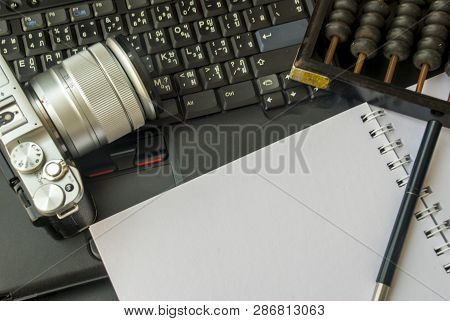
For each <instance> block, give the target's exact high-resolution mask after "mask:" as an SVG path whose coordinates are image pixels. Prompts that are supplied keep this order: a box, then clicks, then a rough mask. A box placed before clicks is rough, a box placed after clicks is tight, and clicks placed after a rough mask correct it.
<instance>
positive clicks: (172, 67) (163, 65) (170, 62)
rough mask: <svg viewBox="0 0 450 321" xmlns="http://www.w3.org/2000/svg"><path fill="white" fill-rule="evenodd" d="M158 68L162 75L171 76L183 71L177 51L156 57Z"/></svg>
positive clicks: (162, 53) (173, 50) (166, 52)
mask: <svg viewBox="0 0 450 321" xmlns="http://www.w3.org/2000/svg"><path fill="white" fill-rule="evenodd" d="M155 59H156V66H158V70H159V72H160V73H161V74H163V75H164V74H171V73H175V72H178V71H181V70H183V65H182V64H181V61H180V58H179V57H178V53H177V51H176V50H175V49H172V50H168V51H165V52H161V53H158V54H156V55H155Z"/></svg>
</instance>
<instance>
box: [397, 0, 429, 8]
mask: <svg viewBox="0 0 450 321" xmlns="http://www.w3.org/2000/svg"><path fill="white" fill-rule="evenodd" d="M403 3H414V4H415V5H418V6H419V7H425V5H428V3H427V1H425V0H400V4H403Z"/></svg>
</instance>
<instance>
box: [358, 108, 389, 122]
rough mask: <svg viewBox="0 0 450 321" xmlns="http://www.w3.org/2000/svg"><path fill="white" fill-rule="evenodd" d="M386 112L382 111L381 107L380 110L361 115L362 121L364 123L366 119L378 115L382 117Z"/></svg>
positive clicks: (369, 119) (375, 117) (368, 119)
mask: <svg viewBox="0 0 450 321" xmlns="http://www.w3.org/2000/svg"><path fill="white" fill-rule="evenodd" d="M385 114H386V113H385V112H384V110H383V109H380V110H375V111H373V112H371V113H368V114H365V115H363V116H361V119H362V121H363V123H366V122H368V121H371V120H374V119H377V118H378V117H383V116H384V115H385Z"/></svg>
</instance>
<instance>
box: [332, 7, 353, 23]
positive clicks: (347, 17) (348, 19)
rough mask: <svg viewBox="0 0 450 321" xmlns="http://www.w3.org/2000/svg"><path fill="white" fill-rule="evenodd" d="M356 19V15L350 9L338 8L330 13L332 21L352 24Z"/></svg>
mask: <svg viewBox="0 0 450 321" xmlns="http://www.w3.org/2000/svg"><path fill="white" fill-rule="evenodd" d="M355 19H356V17H355V15H354V14H353V13H351V12H350V11H348V10H343V9H336V10H333V11H332V12H331V14H330V21H342V22H344V23H346V24H348V25H352V24H353V23H354V22H355Z"/></svg>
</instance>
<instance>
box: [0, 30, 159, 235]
mask: <svg viewBox="0 0 450 321" xmlns="http://www.w3.org/2000/svg"><path fill="white" fill-rule="evenodd" d="M153 90H154V88H153V87H152V81H151V79H149V76H148V74H147V73H146V70H145V67H144V65H143V64H142V62H141V61H140V60H139V58H138V56H137V53H136V52H135V51H134V50H133V48H132V47H131V46H130V45H129V44H128V42H127V41H126V39H125V38H124V37H117V38H109V39H107V41H106V43H104V44H103V43H98V44H95V45H93V46H91V47H89V48H88V49H87V50H85V51H82V52H80V53H78V54H77V55H74V56H72V57H70V58H68V59H66V60H64V61H63V62H62V63H61V64H59V65H57V66H55V67H53V68H51V69H49V70H47V71H46V72H44V73H41V74H39V75H37V76H36V77H34V78H33V79H31V80H30V81H29V83H28V85H27V86H25V88H22V87H21V86H20V84H19V83H18V81H17V80H16V78H15V76H14V74H13V72H12V71H11V70H10V68H9V66H8V64H7V62H6V61H5V60H4V59H3V57H0V142H1V144H0V148H1V152H2V154H3V156H4V158H5V159H6V161H7V162H6V163H7V167H9V171H10V173H11V175H9V177H8V178H9V180H10V183H11V186H12V187H13V188H14V190H15V191H16V193H17V194H18V196H19V198H20V200H21V201H22V203H23V204H24V207H25V208H26V210H27V212H28V214H29V216H30V218H31V220H32V222H33V223H34V224H35V225H37V226H45V227H50V229H51V230H52V231H53V232H56V235H58V236H59V237H63V238H66V237H70V236H72V235H74V234H76V233H78V232H80V231H82V230H84V229H85V228H87V227H88V226H89V225H90V224H92V223H93V222H94V221H95V218H96V209H95V205H94V202H93V200H92V199H91V197H90V196H89V193H87V192H86V191H84V188H83V182H82V179H81V175H80V173H79V171H78V170H77V168H76V167H75V165H74V163H73V161H72V159H74V158H77V157H80V156H82V155H84V154H86V153H88V152H90V151H92V150H94V149H97V148H99V147H101V146H103V145H105V144H108V143H111V142H113V141H115V140H117V139H119V138H120V137H122V136H124V135H126V134H128V133H130V132H132V131H134V130H136V129H138V128H140V127H142V126H143V125H144V124H145V122H146V120H153V119H155V118H156V117H157V113H156V108H155V105H156V104H157V100H155V97H153V92H154V91H153ZM154 103H155V105H154ZM3 171H4V172H5V169H3ZM6 172H8V169H7V170H6Z"/></svg>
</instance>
